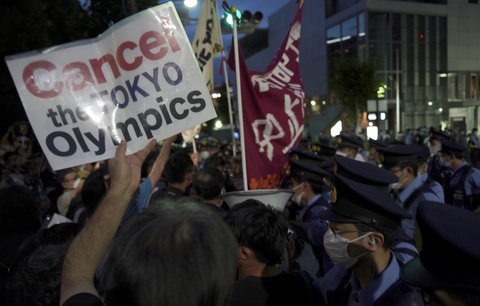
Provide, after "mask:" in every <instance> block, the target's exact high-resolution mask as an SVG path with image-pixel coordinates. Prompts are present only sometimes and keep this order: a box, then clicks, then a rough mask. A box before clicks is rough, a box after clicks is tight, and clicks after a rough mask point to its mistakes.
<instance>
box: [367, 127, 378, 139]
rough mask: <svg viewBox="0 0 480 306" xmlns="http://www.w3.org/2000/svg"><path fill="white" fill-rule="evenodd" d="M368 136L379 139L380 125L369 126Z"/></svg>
mask: <svg viewBox="0 0 480 306" xmlns="http://www.w3.org/2000/svg"><path fill="white" fill-rule="evenodd" d="M367 137H368V138H372V139H374V140H377V139H378V127H377V126H367Z"/></svg>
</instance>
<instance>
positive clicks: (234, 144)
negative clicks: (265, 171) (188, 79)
mask: <svg viewBox="0 0 480 306" xmlns="http://www.w3.org/2000/svg"><path fill="white" fill-rule="evenodd" d="M215 1H216V0H215ZM215 9H216V8H215ZM218 33H219V35H220V44H221V46H222V68H223V75H224V76H225V87H226V88H227V103H228V119H229V120H230V133H231V134H232V135H231V136H232V150H233V157H236V156H237V141H236V140H235V123H234V122H233V113H232V98H231V97H230V82H229V81H228V71H227V63H225V60H224V59H225V50H224V46H223V38H222V27H221V26H220V24H219V25H218Z"/></svg>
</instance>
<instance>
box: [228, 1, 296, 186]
mask: <svg viewBox="0 0 480 306" xmlns="http://www.w3.org/2000/svg"><path fill="white" fill-rule="evenodd" d="M302 2H303V1H300V5H299V8H298V10H297V13H296V15H295V19H294V21H293V23H292V25H291V27H290V30H289V32H288V34H287V37H285V39H284V41H283V43H282V46H281V47H280V49H279V50H278V52H277V54H276V56H275V58H274V59H273V60H272V62H271V63H270V65H269V66H268V67H267V69H266V70H265V71H264V72H261V73H258V72H249V71H248V70H247V66H246V63H245V60H244V58H243V54H242V52H241V50H239V57H240V72H241V90H242V106H243V107H242V108H243V131H242V132H243V133H244V138H245V143H244V148H242V149H243V150H245V155H246V166H247V167H246V168H247V181H248V185H249V189H273V188H278V187H279V184H280V179H281V177H282V169H284V168H285V167H286V164H287V162H288V153H289V151H290V150H291V149H292V148H293V147H294V146H295V145H296V144H297V143H298V142H299V141H300V140H301V138H302V135H303V129H304V115H305V92H304V89H303V83H302V80H301V77H300V65H299V58H300V31H301V18H302V8H303V5H302V4H303V3H302ZM232 49H233V48H231V50H230V58H229V64H230V67H233V64H232V63H233V52H232Z"/></svg>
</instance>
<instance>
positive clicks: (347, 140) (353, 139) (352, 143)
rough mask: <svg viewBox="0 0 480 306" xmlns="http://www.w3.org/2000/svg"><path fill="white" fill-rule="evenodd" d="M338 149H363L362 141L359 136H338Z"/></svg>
mask: <svg viewBox="0 0 480 306" xmlns="http://www.w3.org/2000/svg"><path fill="white" fill-rule="evenodd" d="M336 143H337V148H338V147H348V148H352V149H356V150H358V149H360V148H363V142H362V139H361V138H360V137H358V136H355V135H354V136H347V135H338V136H337V138H336Z"/></svg>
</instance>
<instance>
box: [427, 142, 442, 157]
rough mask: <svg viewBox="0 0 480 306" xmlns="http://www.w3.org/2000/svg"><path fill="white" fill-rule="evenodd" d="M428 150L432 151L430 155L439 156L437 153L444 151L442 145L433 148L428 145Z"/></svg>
mask: <svg viewBox="0 0 480 306" xmlns="http://www.w3.org/2000/svg"><path fill="white" fill-rule="evenodd" d="M428 149H429V150H430V154H432V155H437V153H438V152H440V150H441V149H442V146H441V145H436V146H432V145H430V144H428Z"/></svg>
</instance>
